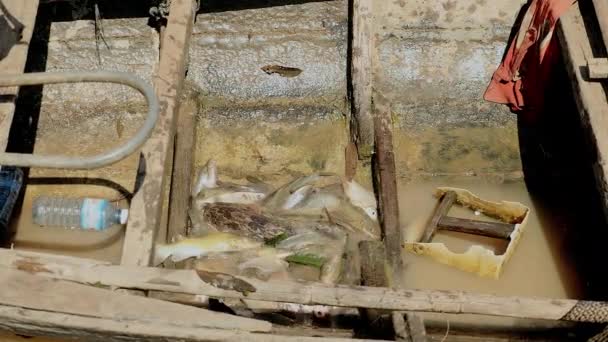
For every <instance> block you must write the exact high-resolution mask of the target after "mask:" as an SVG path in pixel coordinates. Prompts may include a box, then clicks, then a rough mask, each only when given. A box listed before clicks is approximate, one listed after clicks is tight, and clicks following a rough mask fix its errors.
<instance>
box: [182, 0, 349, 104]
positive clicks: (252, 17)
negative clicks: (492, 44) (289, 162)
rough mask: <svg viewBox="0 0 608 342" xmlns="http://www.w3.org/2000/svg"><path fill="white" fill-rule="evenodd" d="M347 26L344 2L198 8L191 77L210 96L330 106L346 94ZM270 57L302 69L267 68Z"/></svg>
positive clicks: (273, 61) (277, 61) (270, 61)
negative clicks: (282, 72) (292, 73)
mask: <svg viewBox="0 0 608 342" xmlns="http://www.w3.org/2000/svg"><path fill="white" fill-rule="evenodd" d="M346 32H347V18H346V5H345V3H344V2H342V1H329V2H318V3H308V4H302V5H290V6H282V7H271V8H262V9H251V10H243V11H235V12H222V13H212V14H203V15H199V16H198V18H197V24H196V26H195V37H194V39H193V41H192V46H191V64H190V71H189V77H190V78H191V79H192V80H193V81H194V82H195V83H196V84H197V85H198V86H199V87H200V88H201V90H202V92H203V94H204V96H205V97H208V98H221V99H222V100H223V101H241V100H245V101H253V102H255V103H261V102H272V101H275V100H276V99H277V98H282V97H287V98H298V99H299V100H300V101H302V100H307V101H308V102H309V103H311V104H315V105H319V104H324V105H330V106H334V105H335V104H336V103H341V102H342V103H343V102H344V99H345V96H346V36H347V35H346ZM269 64H278V65H282V66H289V67H294V68H299V69H301V70H302V73H301V74H300V75H298V76H296V77H291V78H289V77H282V76H279V75H277V74H273V75H268V74H266V73H265V72H263V71H262V70H261V67H263V66H265V65H269Z"/></svg>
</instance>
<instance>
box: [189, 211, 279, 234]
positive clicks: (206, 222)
mask: <svg viewBox="0 0 608 342" xmlns="http://www.w3.org/2000/svg"><path fill="white" fill-rule="evenodd" d="M190 221H191V222H192V230H191V232H190V235H199V234H206V233H207V232H210V231H220V232H226V233H232V234H238V235H241V236H246V237H248V238H250V239H253V240H257V241H265V240H270V239H272V238H273V237H276V236H278V235H280V234H283V233H286V234H291V228H290V226H289V225H288V222H284V221H283V222H281V221H279V220H278V218H276V217H274V216H273V215H270V214H267V213H264V212H262V211H261V209H260V208H259V207H256V206H254V205H245V204H235V203H207V204H204V205H202V206H201V207H200V209H199V208H197V209H195V210H190Z"/></svg>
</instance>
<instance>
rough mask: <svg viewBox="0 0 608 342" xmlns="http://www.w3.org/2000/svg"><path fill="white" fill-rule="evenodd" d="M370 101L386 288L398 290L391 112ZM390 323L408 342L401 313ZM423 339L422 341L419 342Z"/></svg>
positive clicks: (380, 99)
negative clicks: (384, 257)
mask: <svg viewBox="0 0 608 342" xmlns="http://www.w3.org/2000/svg"><path fill="white" fill-rule="evenodd" d="M373 98H374V101H373V106H372V113H373V119H374V121H373V122H374V148H375V151H376V153H375V158H374V166H375V168H374V173H375V179H376V180H377V181H376V183H377V192H378V199H379V201H378V202H379V205H378V209H379V213H380V215H379V217H380V225H381V227H382V233H383V234H382V235H383V239H384V244H385V247H386V257H387V258H386V260H387V263H388V265H387V266H388V267H385V270H386V275H387V280H388V281H387V284H386V286H389V287H391V288H398V287H402V286H403V284H402V282H401V280H402V279H403V277H402V271H403V257H402V253H403V248H402V247H401V246H402V242H403V237H402V235H401V225H400V223H399V196H398V192H397V172H396V170H395V153H394V151H393V121H392V112H391V106H390V102H389V100H388V99H387V98H386V97H385V96H384V95H383V94H381V93H378V92H375V93H374V95H373ZM392 322H393V328H394V330H395V333H396V338H397V340H404V339H405V340H406V341H412V339H411V336H409V335H408V337H407V338H405V337H403V336H401V335H400V334H401V333H402V332H403V331H408V327H407V326H408V322H405V320H404V318H403V314H402V313H400V312H393V313H392ZM402 323H403V324H402ZM425 339H426V338H424V339H422V341H424V340H425ZM419 341H420V340H419Z"/></svg>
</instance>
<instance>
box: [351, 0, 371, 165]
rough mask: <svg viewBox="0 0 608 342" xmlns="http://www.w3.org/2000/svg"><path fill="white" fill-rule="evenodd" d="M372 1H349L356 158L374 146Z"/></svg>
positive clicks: (366, 154) (368, 155)
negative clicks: (350, 8) (350, 6)
mask: <svg viewBox="0 0 608 342" xmlns="http://www.w3.org/2000/svg"><path fill="white" fill-rule="evenodd" d="M372 5H373V1H372V0H353V1H352V17H351V20H352V31H353V38H352V52H351V53H352V54H351V58H352V59H351V65H350V68H351V77H352V79H351V82H352V108H353V114H352V117H351V122H352V126H353V127H354V128H355V129H354V131H353V133H352V135H353V138H354V139H353V140H354V141H355V142H356V143H357V148H358V153H359V158H361V159H369V158H370V157H371V153H372V151H373V148H374V120H373V117H372V81H373V77H372V70H373V69H372V53H373V50H374V34H373V12H372Z"/></svg>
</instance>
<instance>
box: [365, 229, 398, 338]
mask: <svg viewBox="0 0 608 342" xmlns="http://www.w3.org/2000/svg"><path fill="white" fill-rule="evenodd" d="M359 255H360V259H361V285H363V286H373V287H386V286H387V285H388V277H387V274H386V250H385V248H384V243H383V242H382V241H361V242H360V243H359ZM386 313H387V312H386V311H385V310H375V309H367V310H362V312H361V316H362V317H364V318H365V319H366V321H367V323H368V324H369V325H370V327H371V328H372V329H374V330H381V329H384V327H383V326H382V323H383V321H382V320H381V319H380V318H381V316H382V315H383V314H386ZM396 333H397V332H396ZM397 335H398V334H397Z"/></svg>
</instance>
